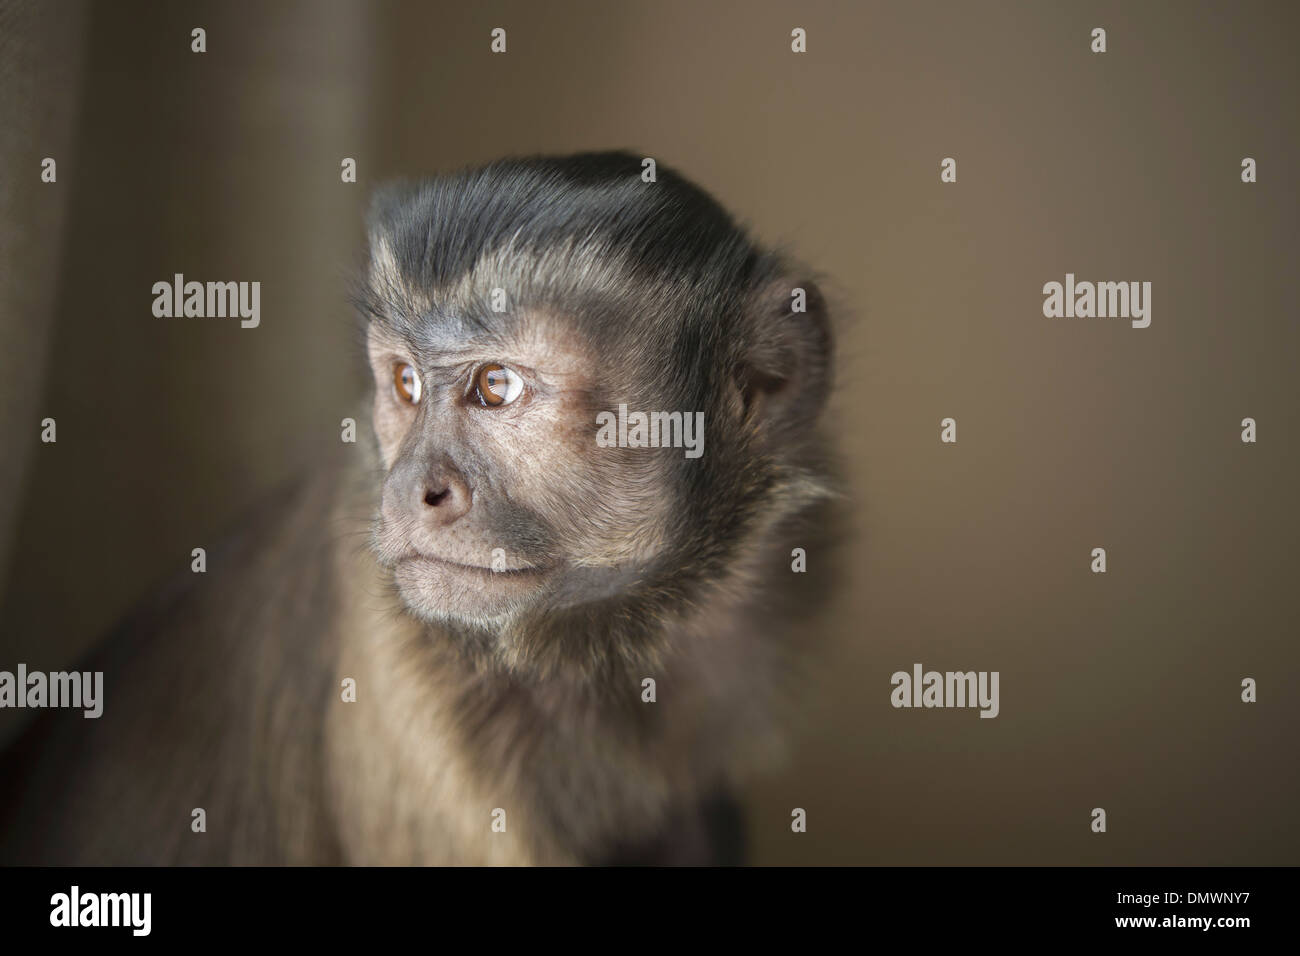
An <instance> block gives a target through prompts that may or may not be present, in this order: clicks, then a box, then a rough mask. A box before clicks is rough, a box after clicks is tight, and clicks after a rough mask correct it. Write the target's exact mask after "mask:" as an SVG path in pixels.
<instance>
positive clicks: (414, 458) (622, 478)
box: [359, 153, 831, 671]
mask: <svg viewBox="0 0 1300 956" xmlns="http://www.w3.org/2000/svg"><path fill="white" fill-rule="evenodd" d="M652 178H653V179H654V181H646V179H645V178H643V176H642V160H641V159H640V158H639V157H636V156H633V155H631V154H627V153H598V154H584V155H578V156H571V157H563V158H535V159H522V160H506V161H501V162H497V163H493V164H491V165H488V166H485V167H482V168H478V169H473V170H468V171H465V172H461V173H458V174H455V175H451V176H446V177H441V178H435V179H430V180H425V181H421V182H415V183H402V184H395V185H392V186H389V187H387V188H385V189H383V190H381V191H380V192H379V193H378V194H377V195H376V197H375V200H374V202H373V205H372V208H371V213H370V220H369V239H370V265H369V271H368V274H367V277H366V279H365V282H364V287H363V290H362V291H361V294H360V301H359V304H360V307H361V313H362V316H363V318H364V320H365V322H366V340H367V351H368V355H369V363H370V366H371V369H372V371H373V375H374V385H375V394H374V428H375V434H376V437H377V440H378V446H379V456H380V459H381V460H382V463H383V466H384V469H385V471H386V476H385V478H384V481H383V489H382V503H381V505H380V508H379V514H378V517H377V520H376V523H375V530H374V536H373V537H374V550H375V553H376V556H377V558H378V560H379V562H380V564H381V565H382V566H383V567H384V568H385V569H387V570H388V571H389V572H391V576H392V582H393V584H394V586H395V588H396V590H397V592H398V593H399V594H400V596H401V600H402V602H403V604H404V606H405V608H406V610H407V611H408V612H409V613H410V614H412V615H414V616H416V617H417V618H419V619H421V620H423V621H426V622H429V623H430V624H434V625H438V626H439V627H440V628H441V629H442V630H444V631H447V632H449V633H453V634H457V635H460V636H461V637H463V638H464V639H465V641H466V643H467V646H471V647H473V648H475V649H476V650H477V651H479V652H481V653H483V654H486V655H490V656H491V657H492V658H493V659H495V660H496V661H497V662H499V663H501V664H502V665H504V666H506V667H509V668H512V669H515V670H520V671H522V670H527V669H529V668H534V669H536V668H539V667H546V666H548V665H556V666H558V665H559V664H561V663H564V662H566V661H568V662H570V663H573V662H577V663H579V664H580V665H581V666H582V667H584V668H585V669H587V670H592V669H598V668H600V667H602V666H607V665H609V664H611V663H613V662H617V661H619V660H622V661H624V662H627V661H629V660H633V659H636V660H643V659H645V658H646V656H647V655H655V654H659V653H662V652H663V651H664V649H665V648H666V647H668V646H669V645H670V643H671V637H672V633H673V631H674V627H675V624H677V625H680V624H681V622H682V621H683V620H685V619H686V618H688V617H689V616H690V614H691V613H693V611H695V610H696V609H698V608H700V607H701V606H703V605H704V604H705V603H706V602H707V601H709V600H711V599H713V598H716V597H719V596H722V595H727V594H733V595H734V594H740V593H743V592H744V589H745V587H746V585H751V586H752V584H753V583H754V578H755V575H756V573H757V568H758V566H759V564H760V563H761V559H762V555H761V551H762V549H763V546H764V542H765V540H766V538H767V536H768V535H769V534H770V533H771V531H772V529H773V528H775V527H776V526H777V525H778V524H779V523H780V522H782V521H783V520H785V519H787V518H789V517H791V516H792V515H794V514H796V513H797V512H799V511H801V510H802V509H804V508H806V507H807V505H808V504H809V503H810V502H811V501H813V500H815V499H817V498H818V497H820V496H822V495H823V494H824V489H825V483H824V481H823V476H822V471H821V468H822V462H821V457H820V452H819V445H818V443H817V441H816V439H815V437H814V435H815V429H814V426H815V424H816V421H817V419H818V417H819V413H820V410H821V408H822V406H823V404H824V400H825V397H826V392H827V390H828V388H829V371H830V356H831V340H830V329H829V321H828V316H827V310H826V306H825V303H824V301H823V298H822V296H821V295H820V293H819V292H818V290H817V289H816V287H815V286H814V285H813V284H812V282H811V281H809V279H808V278H807V277H806V276H804V275H802V274H800V273H798V272H796V271H794V270H793V269H792V268H791V267H790V266H789V265H788V264H787V263H786V261H785V260H784V259H783V258H781V257H779V256H777V255H775V254H772V253H770V252H767V251H765V250H763V249H760V248H759V247H757V246H756V245H755V244H754V243H753V242H751V240H750V239H749V238H748V237H747V236H746V234H745V233H744V231H742V230H741V229H740V228H739V227H737V225H736V224H735V223H734V222H733V221H732V219H731V218H730V216H729V215H728V214H727V213H726V212H725V211H724V210H723V209H722V207H721V206H720V205H719V204H718V203H717V202H716V201H714V200H713V199H712V198H711V197H710V196H709V195H708V194H707V193H706V192H704V191H703V190H702V189H700V188H698V187H696V186H694V185H693V184H691V183H689V182H688V181H687V180H685V179H684V178H682V177H681V176H679V175H677V174H676V173H674V172H672V171H671V170H666V169H664V168H663V167H660V168H659V169H658V170H657V175H656V176H654V177H652ZM638 416H643V417H638ZM696 426H700V428H697V427H696ZM701 429H702V433H700V431H701Z"/></svg>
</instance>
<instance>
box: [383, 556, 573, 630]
mask: <svg viewBox="0 0 1300 956" xmlns="http://www.w3.org/2000/svg"><path fill="white" fill-rule="evenodd" d="M549 578H550V573H549V572H548V571H547V570H546V569H544V568H521V569H514V570H502V571H493V570H492V569H491V568H484V567H478V566H475V565H467V564H456V563H454V562H451V561H443V560H440V559H438V558H429V557H423V556H420V557H407V558H404V559H402V560H401V561H399V562H398V563H397V564H396V566H395V567H394V568H393V581H394V583H395V584H396V585H397V590H398V593H399V594H400V595H401V598H402V601H403V602H404V603H405V604H406V606H407V608H408V609H409V610H410V611H411V612H412V613H413V614H414V615H415V616H416V617H419V618H421V619H423V620H425V621H428V622H430V623H433V624H439V623H445V622H448V621H461V622H464V623H469V624H479V625H483V624H491V623H498V622H502V621H504V620H508V619H509V618H511V617H513V616H515V615H517V614H519V613H520V612H522V611H524V610H526V609H528V608H529V607H531V606H533V605H534V604H535V603H536V602H537V601H538V600H539V599H540V598H541V596H542V595H544V594H545V593H546V592H547V591H548V590H549V585H548V582H549Z"/></svg>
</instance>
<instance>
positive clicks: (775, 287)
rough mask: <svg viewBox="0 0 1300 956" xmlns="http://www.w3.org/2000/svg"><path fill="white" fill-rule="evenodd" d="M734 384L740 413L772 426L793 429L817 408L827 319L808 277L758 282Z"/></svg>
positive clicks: (827, 381) (823, 383)
mask: <svg viewBox="0 0 1300 956" xmlns="http://www.w3.org/2000/svg"><path fill="white" fill-rule="evenodd" d="M749 313H750V314H749V319H750V328H749V332H748V335H747V336H746V339H747V341H748V346H747V348H746V350H745V353H744V355H742V357H741V362H740V368H739V370H738V375H737V379H738V385H739V387H740V395H741V400H742V402H743V404H744V409H745V414H746V416H747V417H749V418H751V419H753V420H754V421H755V422H756V423H760V424H762V425H763V426H764V427H765V428H767V429H771V430H772V431H774V432H798V431H799V430H801V429H805V428H807V427H808V426H809V425H811V424H812V423H813V422H814V421H815V420H816V419H817V417H818V415H820V414H821V410H822V407H823V406H824V405H825V403H826V397H827V393H828V392H829V390H830V385H831V325H830V315H829V312H828V310H827V305H826V299H825V297H824V296H823V295H822V293H821V290H820V289H819V288H818V287H817V285H816V283H814V282H813V281H812V280H811V279H796V277H795V276H794V275H792V274H785V275H783V276H781V277H779V278H776V279H770V280H767V281H765V282H764V283H763V285H762V287H761V288H760V290H759V292H758V294H757V295H756V296H755V299H754V301H753V304H752V305H751V307H750V309H749Z"/></svg>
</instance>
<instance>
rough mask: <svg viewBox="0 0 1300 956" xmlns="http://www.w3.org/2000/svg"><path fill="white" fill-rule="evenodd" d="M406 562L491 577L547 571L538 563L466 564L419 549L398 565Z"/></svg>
mask: <svg viewBox="0 0 1300 956" xmlns="http://www.w3.org/2000/svg"><path fill="white" fill-rule="evenodd" d="M406 564H413V565H415V566H417V567H418V566H420V565H429V566H431V567H433V568H435V569H436V568H450V569H452V570H454V571H462V572H467V573H471V574H484V575H488V576H489V577H523V576H528V575H534V576H540V575H542V574H545V573H546V570H547V569H546V568H543V567H541V566H539V565H536V564H521V565H518V566H517V567H513V568H505V567H503V568H492V567H486V566H484V565H481V564H465V563H464V562H461V561H453V560H451V559H450V558H443V557H439V556H438V555H435V554H424V553H423V552H419V551H412V552H411V553H409V554H406V555H404V556H402V557H401V558H399V559H398V560H397V566H398V567H400V566H402V565H406Z"/></svg>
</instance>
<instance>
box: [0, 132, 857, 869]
mask: <svg viewBox="0 0 1300 956" xmlns="http://www.w3.org/2000/svg"><path fill="white" fill-rule="evenodd" d="M369 247H370V261H369V268H368V272H367V274H366V275H365V277H364V279H362V280H359V282H358V293H357V296H356V298H357V302H358V305H359V310H358V311H359V313H360V315H361V318H362V320H363V323H364V334H365V342H366V351H367V354H368V360H369V366H370V369H371V371H372V372H373V378H374V395H373V410H372V420H373V426H374V427H373V442H372V443H371V447H369V448H366V447H364V443H358V444H342V443H341V445H342V451H341V452H340V457H341V458H342V459H343V461H342V463H341V464H340V465H339V466H338V467H331V468H323V469H321V470H320V471H319V472H318V473H316V474H314V475H313V476H312V477H311V478H309V479H306V480H304V481H302V482H300V483H298V484H297V485H295V486H293V487H291V488H289V489H286V490H285V491H283V492H282V493H280V494H279V495H278V497H276V498H275V499H274V500H272V501H270V502H268V503H267V504H266V505H265V507H264V508H263V509H262V510H261V511H260V512H259V513H257V514H255V515H253V516H252V517H251V518H250V519H249V520H248V521H247V522H246V523H245V524H244V526H243V530H242V531H241V532H239V533H238V534H236V535H235V536H234V537H233V538H232V539H230V540H229V541H228V543H227V544H226V545H225V546H224V547H223V548H221V549H220V550H218V549H214V550H213V551H212V552H211V553H210V554H209V556H208V569H207V573H206V574H192V573H189V571H188V569H187V570H186V571H184V572H182V573H181V574H180V575H178V577H177V579H176V581H175V582H174V583H173V584H172V585H170V586H169V587H168V588H166V589H165V590H164V591H163V592H162V593H161V594H160V595H159V596H158V597H156V599H154V600H152V601H151V602H149V603H148V604H147V605H145V606H144V607H143V608H142V609H141V610H139V611H138V612H137V613H136V614H135V615H134V616H133V617H132V618H131V619H130V620H128V621H127V622H126V623H125V624H124V625H123V626H122V628H121V629H120V631H119V632H118V633H117V634H116V635H115V637H114V638H113V639H111V640H110V641H108V642H107V644H106V645H105V646H104V647H103V649H102V650H101V651H99V652H98V654H97V656H96V657H95V658H94V659H93V660H91V661H90V662H88V663H86V664H84V665H83V666H82V669H85V670H91V671H102V672H103V674H104V693H103V698H104V702H103V714H102V716H101V717H99V718H98V719H85V718H84V717H83V715H82V712H81V711H79V710H61V711H54V710H49V711H45V712H44V714H43V716H42V719H41V720H39V721H38V722H37V723H36V725H35V726H34V728H33V729H32V730H31V732H30V733H28V734H27V735H26V736H25V737H24V738H23V739H22V741H21V742H20V743H19V745H18V746H17V747H16V748H15V749H14V751H13V752H12V753H11V754H9V755H8V759H7V761H6V763H5V765H4V767H3V771H2V772H3V777H2V778H0V779H2V780H3V795H0V799H3V801H4V803H5V806H4V807H3V817H0V861H3V862H5V863H27V864H63V863H81V864H179V863H203V864H547V865H552V864H614V863H653V864H664V863H666V864H677V863H683V864H694V863H705V864H714V863H735V862H740V861H742V860H743V846H742V843H743V840H742V837H743V827H742V826H741V821H740V818H739V816H738V814H737V812H736V809H735V806H736V805H735V803H734V802H733V799H732V795H734V793H735V792H736V788H737V786H738V785H739V782H740V781H742V780H744V779H745V778H746V774H748V773H751V772H752V771H753V770H754V768H756V767H761V766H763V765H764V764H765V763H766V761H767V760H768V759H769V757H770V756H771V755H772V754H773V753H776V752H777V745H778V744H779V742H780V739H781V736H782V735H781V730H782V728H783V724H784V722H785V718H784V717H781V716H780V714H781V713H782V712H783V707H782V701H783V700H784V699H785V698H786V697H787V696H788V694H786V693H785V692H784V691H783V688H785V687H787V686H788V685H787V681H786V679H787V677H788V676H789V674H790V672H791V671H792V670H795V669H797V666H798V664H799V663H800V661H801V657H802V655H803V653H804V648H803V647H802V644H801V641H802V638H803V635H804V632H805V630H806V629H807V621H806V617H807V615H808V614H809V612H811V611H813V610H815V608H812V607H810V606H808V604H809V601H810V598H809V591H808V588H807V586H805V585H803V583H802V582H803V581H805V580H807V579H809V578H812V577H815V576H814V575H805V574H798V573H795V572H794V571H793V570H792V552H793V550H794V549H795V548H801V547H802V548H804V549H806V550H809V551H811V550H812V548H811V546H812V545H813V544H814V543H815V542H816V541H818V540H819V538H818V537H817V533H818V532H817V529H818V527H820V526H821V525H822V524H824V523H825V519H826V516H827V508H828V506H829V505H828V502H830V501H831V499H832V498H833V497H834V495H833V493H832V490H831V489H832V482H831V480H830V478H829V473H830V469H829V467H828V463H827V457H826V453H825V451H824V449H823V442H822V440H821V439H819V438H818V431H817V428H816V425H817V422H818V419H819V416H820V412H821V410H822V408H823V405H824V404H825V399H826V396H827V392H828V390H829V387H830V365H831V353H832V345H831V331H830V317H829V315H828V310H827V306H826V303H825V300H824V298H823V296H822V295H821V294H820V293H819V291H818V290H817V288H816V287H815V286H814V284H813V283H812V281H811V280H810V277H809V276H808V275H806V274H805V273H804V272H802V271H800V270H799V269H798V268H796V267H795V266H794V265H792V264H791V263H790V262H788V261H787V260H786V259H785V258H784V257H783V256H781V255H778V254H775V253H773V252H770V251H768V250H766V249H764V248H761V247H759V246H757V245H756V244H755V243H754V242H753V241H752V240H751V239H750V238H749V237H748V236H747V235H746V233H745V232H744V231H743V230H742V229H741V228H739V227H738V226H737V225H736V223H735V222H734V221H733V220H732V219H731V217H730V216H729V215H728V214H727V213H726V212H725V211H724V210H723V209H722V208H721V207H720V206H719V204H718V203H717V202H716V201H714V200H713V199H712V198H711V197H710V196H709V195H708V194H707V193H705V192H704V191H703V190H701V189H700V188H698V187H696V186H695V185H693V184H691V183H690V182H688V181H687V180H686V179H684V178H682V177H681V176H680V175H678V174H676V173H674V172H672V171H670V170H667V169H665V168H663V167H660V168H659V169H658V171H657V177H655V181H649V182H647V181H645V179H643V176H642V160H641V158H640V157H637V156H634V155H631V154H627V153H595V154H583V155H577V156H569V157H562V158H531V159H521V160H505V161H501V162H496V163H492V164H490V165H488V166H484V167H482V168H477V169H473V170H469V171H465V172H461V173H458V174H455V175H450V176H445V177H441V178H435V179H430V180H426V181H422V182H415V183H408V184H400V185H395V186H391V187H388V188H386V189H384V190H382V191H380V192H379V193H378V194H377V196H376V198H375V199H374V202H373V205H372V209H371V214H370V219H369ZM199 811H202V813H199ZM788 823H789V821H788V820H785V821H784V822H783V821H781V820H776V821H772V822H771V824H770V825H773V826H780V827H782V828H784V827H785V826H787V825H788Z"/></svg>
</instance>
